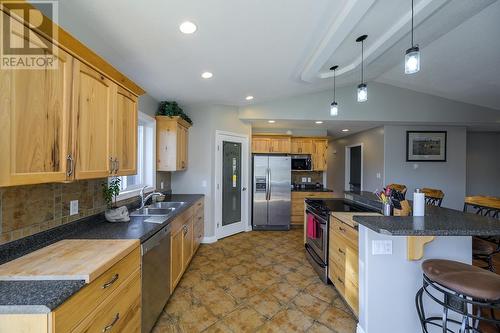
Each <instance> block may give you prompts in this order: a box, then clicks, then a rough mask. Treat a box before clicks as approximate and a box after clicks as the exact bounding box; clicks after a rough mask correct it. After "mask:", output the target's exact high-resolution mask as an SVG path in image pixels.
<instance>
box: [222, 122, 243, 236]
mask: <svg viewBox="0 0 500 333" xmlns="http://www.w3.org/2000/svg"><path fill="white" fill-rule="evenodd" d="M215 184H216V185H215V190H216V195H215V224H216V225H215V234H216V237H217V239H220V238H224V237H227V236H231V235H234V234H236V233H239V232H242V231H246V230H248V221H249V218H248V190H247V189H248V136H245V135H239V134H235V133H227V132H222V131H217V132H216V163H215Z"/></svg>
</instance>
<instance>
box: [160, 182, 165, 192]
mask: <svg viewBox="0 0 500 333" xmlns="http://www.w3.org/2000/svg"><path fill="white" fill-rule="evenodd" d="M164 186H165V184H163V182H160V190H163V189H164Z"/></svg>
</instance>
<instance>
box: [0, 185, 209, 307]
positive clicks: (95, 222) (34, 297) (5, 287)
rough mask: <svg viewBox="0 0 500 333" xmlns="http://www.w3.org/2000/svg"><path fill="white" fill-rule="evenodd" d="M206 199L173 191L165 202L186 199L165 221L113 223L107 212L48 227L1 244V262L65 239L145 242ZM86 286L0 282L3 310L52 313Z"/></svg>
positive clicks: (72, 282)
mask: <svg viewBox="0 0 500 333" xmlns="http://www.w3.org/2000/svg"><path fill="white" fill-rule="evenodd" d="M200 198H203V195H202V194H172V195H168V196H167V198H166V200H165V201H184V202H186V203H187V204H186V205H184V206H182V207H181V208H180V209H178V210H176V212H175V214H174V215H172V216H171V217H170V218H169V219H168V220H166V221H165V222H163V223H162V224H158V223H149V222H144V220H145V219H147V217H131V218H130V222H121V223H118V222H116V223H110V222H107V221H106V220H105V219H104V215H103V214H99V215H96V216H92V217H88V218H84V219H82V220H80V221H75V222H72V223H68V224H66V225H63V226H60V227H57V228H54V229H52V230H48V231H45V232H42V233H39V234H36V235H33V236H29V237H26V238H23V239H20V240H18V241H14V242H11V243H7V244H5V245H2V246H0V264H3V263H5V262H8V261H11V260H14V259H16V258H19V257H22V256H24V255H26V254H28V253H30V252H33V251H36V250H38V249H41V248H43V247H45V246H48V245H50V244H53V243H56V242H58V241H60V240H63V239H139V240H140V241H141V243H142V242H144V241H146V240H147V239H148V238H149V237H151V236H152V235H154V234H155V233H156V232H158V231H159V230H160V229H161V228H163V227H164V226H165V225H168V224H169V223H170V222H171V221H172V220H173V219H175V217H177V216H178V215H179V214H181V213H182V212H184V211H185V210H186V209H188V208H189V207H191V206H192V205H193V204H194V203H195V202H196V201H198V200H199V199H200ZM84 285H85V281H75V280H63V281H0V313H48V312H50V311H51V310H53V309H54V308H56V307H57V306H59V305H60V304H62V303H63V302H64V301H65V300H66V299H68V298H69V297H71V296H72V295H73V294H75V293H76V292H77V291H79V290H80V289H81V288H82V287H83V286H84Z"/></svg>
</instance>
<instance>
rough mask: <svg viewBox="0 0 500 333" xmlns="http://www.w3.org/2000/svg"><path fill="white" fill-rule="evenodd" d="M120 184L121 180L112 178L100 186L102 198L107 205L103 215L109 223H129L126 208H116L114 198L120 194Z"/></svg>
mask: <svg viewBox="0 0 500 333" xmlns="http://www.w3.org/2000/svg"><path fill="white" fill-rule="evenodd" d="M120 183H121V179H120V178H119V177H112V178H111V179H110V180H109V182H105V183H103V184H102V196H103V198H104V201H106V205H107V209H106V211H105V212H104V215H105V216H106V220H108V221H109V222H128V221H130V217H129V216H128V209H127V206H121V207H117V206H116V198H117V197H118V195H119V194H120Z"/></svg>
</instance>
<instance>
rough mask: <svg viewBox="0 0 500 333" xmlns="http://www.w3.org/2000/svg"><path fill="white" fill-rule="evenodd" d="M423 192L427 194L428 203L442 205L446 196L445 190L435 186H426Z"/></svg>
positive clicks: (426, 201)
mask: <svg viewBox="0 0 500 333" xmlns="http://www.w3.org/2000/svg"><path fill="white" fill-rule="evenodd" d="M422 192H424V194H425V203H426V204H428V205H433V206H438V207H441V203H443V198H444V192H443V191H441V190H439V189H435V188H428V187H424V188H423V189H422Z"/></svg>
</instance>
